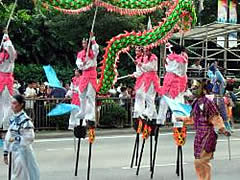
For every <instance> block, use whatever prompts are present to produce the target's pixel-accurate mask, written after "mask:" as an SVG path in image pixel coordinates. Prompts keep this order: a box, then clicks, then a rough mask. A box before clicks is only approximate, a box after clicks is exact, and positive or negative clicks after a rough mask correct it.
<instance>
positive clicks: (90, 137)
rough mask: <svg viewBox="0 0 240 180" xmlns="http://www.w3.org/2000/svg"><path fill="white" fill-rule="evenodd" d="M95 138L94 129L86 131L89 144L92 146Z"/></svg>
mask: <svg viewBox="0 0 240 180" xmlns="http://www.w3.org/2000/svg"><path fill="white" fill-rule="evenodd" d="M95 137H96V133H95V128H89V130H88V141H89V143H91V144H93V143H94V141H95Z"/></svg>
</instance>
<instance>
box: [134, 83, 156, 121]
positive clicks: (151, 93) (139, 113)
mask: <svg viewBox="0 0 240 180" xmlns="http://www.w3.org/2000/svg"><path fill="white" fill-rule="evenodd" d="M155 96H156V91H155V89H154V85H153V83H151V85H150V87H149V89H148V91H147V93H145V92H144V85H142V86H141V87H140V88H139V89H138V90H137V91H136V96H135V103H134V114H133V118H139V117H141V118H143V115H145V116H147V117H148V118H149V119H150V120H152V119H156V118H157V111H156V106H155Z"/></svg>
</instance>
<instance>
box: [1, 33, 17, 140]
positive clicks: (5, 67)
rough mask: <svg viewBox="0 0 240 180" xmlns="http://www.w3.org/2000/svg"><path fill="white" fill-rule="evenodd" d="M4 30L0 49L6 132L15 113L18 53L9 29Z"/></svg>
mask: <svg viewBox="0 0 240 180" xmlns="http://www.w3.org/2000/svg"><path fill="white" fill-rule="evenodd" d="M3 32H4V36H3V45H2V48H1V49H0V129H2V130H3V133H4V132H6V131H7V129H8V126H9V118H10V116H11V115H12V114H13V112H12V109H11V100H12V95H13V83H14V78H13V70H14V63H15V59H16V57H17V53H16V50H15V48H14V46H13V44H12V41H11V40H10V38H9V36H8V32H7V30H4V31H3ZM0 135H1V134H0Z"/></svg>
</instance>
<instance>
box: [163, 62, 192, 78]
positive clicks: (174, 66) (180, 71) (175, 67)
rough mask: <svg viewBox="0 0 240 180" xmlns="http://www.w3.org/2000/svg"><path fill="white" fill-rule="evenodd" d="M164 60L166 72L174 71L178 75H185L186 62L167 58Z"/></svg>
mask: <svg viewBox="0 0 240 180" xmlns="http://www.w3.org/2000/svg"><path fill="white" fill-rule="evenodd" d="M166 61H167V63H166V64H165V68H166V71H167V72H171V73H174V74H176V75H178V76H185V75H186V74H187V66H188V64H187V63H179V62H177V61H174V60H169V59H168V58H167V60H166Z"/></svg>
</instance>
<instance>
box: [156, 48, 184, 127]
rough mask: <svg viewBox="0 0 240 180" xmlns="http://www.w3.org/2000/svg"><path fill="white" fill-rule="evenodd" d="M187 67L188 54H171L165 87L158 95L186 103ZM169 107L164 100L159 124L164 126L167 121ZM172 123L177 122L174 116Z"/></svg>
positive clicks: (159, 113) (167, 62)
mask: <svg viewBox="0 0 240 180" xmlns="http://www.w3.org/2000/svg"><path fill="white" fill-rule="evenodd" d="M187 67H188V56H187V54H186V53H184V52H182V53H181V54H176V53H174V52H173V53H171V54H169V55H168V57H167V59H166V64H165V68H166V74H165V76H164V80H163V87H161V88H160V89H159V91H158V93H159V94H160V95H161V96H162V95H166V96H168V97H169V98H171V99H174V100H176V101H178V102H181V103H184V92H185V91H186V90H187ZM167 110H168V105H167V103H166V102H165V100H164V99H161V100H160V106H159V111H158V118H157V123H158V124H164V123H165V121H166V114H167ZM172 122H173V123H174V122H176V118H175V117H174V116H172Z"/></svg>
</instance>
